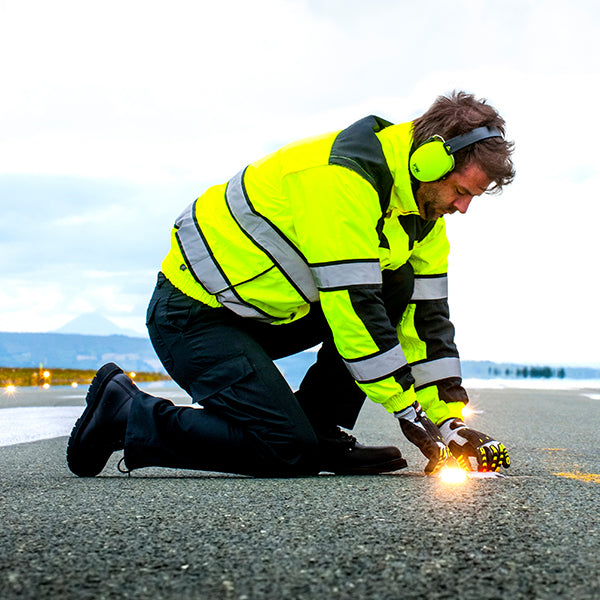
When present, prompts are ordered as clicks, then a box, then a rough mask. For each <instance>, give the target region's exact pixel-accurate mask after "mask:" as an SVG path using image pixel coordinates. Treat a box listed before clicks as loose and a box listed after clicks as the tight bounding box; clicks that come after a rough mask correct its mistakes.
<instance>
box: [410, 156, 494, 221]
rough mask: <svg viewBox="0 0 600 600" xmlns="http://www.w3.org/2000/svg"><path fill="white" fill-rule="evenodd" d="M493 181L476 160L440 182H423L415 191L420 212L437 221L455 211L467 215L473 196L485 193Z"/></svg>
mask: <svg viewBox="0 0 600 600" xmlns="http://www.w3.org/2000/svg"><path fill="white" fill-rule="evenodd" d="M491 183H492V181H491V179H489V178H488V176H487V175H486V174H485V173H484V172H483V171H482V170H481V167H480V166H479V165H478V164H477V163H469V164H467V165H465V166H464V167H463V168H462V169H461V170H460V171H452V173H450V175H448V176H447V177H445V178H444V179H441V180H439V181H432V182H430V183H421V185H419V188H418V189H417V193H416V200H417V206H418V207H419V214H420V215H421V218H422V219H426V220H427V221H435V220H436V219H439V217H441V216H442V215H451V214H452V213H454V212H456V211H458V212H460V213H462V214H464V213H466V212H467V209H468V208H469V204H471V200H473V197H474V196H479V195H481V194H483V193H484V192H485V191H486V190H487V189H488V187H489V186H490V184H491Z"/></svg>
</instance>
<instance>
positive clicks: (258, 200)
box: [162, 116, 466, 422]
mask: <svg viewBox="0 0 600 600" xmlns="http://www.w3.org/2000/svg"><path fill="white" fill-rule="evenodd" d="M411 143H412V123H403V124H400V125H392V124H391V123H388V122H387V121H384V120H383V119H380V118H378V117H374V116H370V117H366V118H364V119H361V120H360V121H358V122H357V123H355V124H353V125H351V126H350V127H348V128H347V129H344V130H342V131H336V132H332V133H327V134H324V135H320V136H316V137H312V138H309V139H304V140H300V141H298V142H295V143H292V144H289V145H287V146H285V147H283V148H281V149H280V150H278V151H277V152H274V153H273V154H270V155H268V156H266V157H265V158H263V159H261V160H259V161H257V162H254V163H252V164H250V165H249V166H248V167H246V168H245V169H243V170H242V171H241V172H239V173H238V174H237V175H235V176H234V177H233V178H232V179H231V180H230V181H229V182H228V183H226V184H222V185H217V186H214V187H211V188H210V189H208V190H207V191H206V192H205V193H204V194H203V195H202V196H200V197H199V198H198V199H197V200H196V201H195V202H193V203H192V204H190V205H189V206H188V207H187V208H186V209H185V210H184V211H183V212H182V213H181V215H180V216H179V217H178V218H177V220H176V222H175V226H174V228H173V230H172V235H171V250H170V252H169V253H168V255H167V256H166V258H165V260H164V261H163V264H162V270H163V273H164V274H165V276H166V277H167V278H168V279H169V280H170V281H171V282H172V283H173V285H175V286H176V287H177V288H179V289H180V290H181V291H182V292H184V293H185V294H187V295H188V296H191V297H192V298H196V299H197V300H199V301H200V302H203V303H205V304H207V305H209V306H213V307H218V306H225V307H227V308H229V309H230V310H232V311H234V312H235V313H237V314H239V315H241V316H243V317H248V318H253V319H258V320H260V321H263V322H267V323H272V324H274V325H277V324H281V323H289V322H291V321H294V320H296V319H300V318H302V317H303V316H305V315H306V314H307V313H308V311H309V310H310V304H311V303H314V302H320V303H321V306H322V309H323V313H324V315H325V317H326V319H327V321H328V323H329V326H330V327H331V330H332V333H333V337H334V341H335V344H336V347H337V349H338V352H339V353H340V355H341V357H342V359H343V360H344V362H345V364H346V366H347V367H348V369H349V371H350V373H351V374H352V376H353V377H354V379H355V380H356V382H357V384H358V385H359V386H360V388H361V389H362V390H363V391H364V392H365V393H366V394H367V396H369V398H371V400H373V401H375V402H379V403H381V404H383V405H384V406H385V408H386V409H387V410H388V411H389V412H393V411H397V410H401V409H403V408H405V407H406V406H408V405H410V404H412V403H413V402H414V401H415V400H416V399H417V398H418V399H419V401H420V402H421V404H422V405H423V407H424V409H425V410H426V411H427V413H428V414H429V416H430V418H432V419H433V420H434V421H435V422H441V421H442V420H444V419H446V418H450V417H452V416H460V409H461V408H462V407H463V403H464V401H466V395H465V398H464V399H462V401H458V402H455V401H453V400H455V398H448V397H446V398H444V397H442V398H440V393H439V389H441V388H438V385H437V384H438V383H440V382H442V381H448V380H450V381H458V382H460V363H459V359H458V353H457V351H456V347H455V346H454V343H453V334H454V332H453V328H452V324H451V323H450V321H449V319H448V309H447V300H446V298H447V278H446V270H447V256H448V250H449V245H448V241H447V238H446V234H445V226H444V221H443V219H442V218H440V219H438V220H437V221H435V222H428V221H424V220H423V219H421V218H420V217H419V211H418V208H417V205H416V201H415V199H414V196H413V190H412V183H411V178H410V175H409V172H408V155H409V150H410V146H411ZM407 261H408V262H410V263H411V265H412V266H413V269H414V272H415V288H414V295H413V299H412V300H411V304H410V305H409V308H408V309H407V310H406V312H405V314H404V316H403V318H402V321H401V323H400V324H399V326H398V328H397V330H396V329H395V328H394V327H393V326H392V325H391V323H390V321H389V319H388V317H387V314H386V310H385V307H384V305H383V301H382V297H381V285H382V275H381V271H382V269H397V268H399V267H400V266H402V265H404V264H405V263H406V262H407ZM427 306H429V307H430V308H425V309H424V310H423V307H427ZM430 319H433V321H430ZM430 325H433V326H434V327H431V326H430ZM442 395H443V394H442Z"/></svg>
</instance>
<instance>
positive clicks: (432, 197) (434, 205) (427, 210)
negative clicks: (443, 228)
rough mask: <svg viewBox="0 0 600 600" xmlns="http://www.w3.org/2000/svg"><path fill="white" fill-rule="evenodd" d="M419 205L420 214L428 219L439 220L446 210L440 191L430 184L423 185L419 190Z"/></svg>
mask: <svg viewBox="0 0 600 600" xmlns="http://www.w3.org/2000/svg"><path fill="white" fill-rule="evenodd" d="M417 206H418V207H419V215H420V216H421V218H422V219H425V220H426V221H437V219H439V218H440V217H441V216H442V215H443V214H444V212H445V210H444V209H445V205H444V202H443V201H441V200H440V197H439V194H438V191H437V190H436V189H435V188H432V187H429V186H427V187H424V186H421V187H420V188H419V190H418V191H417Z"/></svg>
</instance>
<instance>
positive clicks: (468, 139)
mask: <svg viewBox="0 0 600 600" xmlns="http://www.w3.org/2000/svg"><path fill="white" fill-rule="evenodd" d="M491 137H503V135H502V132H501V131H500V130H499V129H496V128H495V127H477V128H476V129H473V130H472V131H468V132H467V133H463V134H462V135H457V136H456V137H453V138H450V139H449V140H448V141H447V142H446V141H444V138H442V137H441V136H439V135H434V136H433V137H430V138H429V139H428V140H427V141H426V142H424V143H423V144H421V145H420V146H419V147H418V148H416V149H415V150H414V151H413V153H412V154H411V155H410V159H409V168H410V172H411V173H412V174H413V176H414V177H415V179H418V180H419V181H423V182H429V181H437V180H438V179H441V178H442V177H444V175H447V174H448V173H449V172H450V171H452V169H454V156H453V155H454V153H455V152H458V151H459V150H462V149H463V148H466V147H467V146H470V145H471V144H476V143H477V142H480V141H482V140H485V139H487V138H491Z"/></svg>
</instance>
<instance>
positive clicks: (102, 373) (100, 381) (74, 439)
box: [67, 363, 123, 477]
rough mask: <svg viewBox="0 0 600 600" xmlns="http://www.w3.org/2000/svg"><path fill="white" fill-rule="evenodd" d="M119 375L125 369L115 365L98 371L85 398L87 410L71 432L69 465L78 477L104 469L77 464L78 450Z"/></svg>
mask: <svg viewBox="0 0 600 600" xmlns="http://www.w3.org/2000/svg"><path fill="white" fill-rule="evenodd" d="M117 373H123V369H121V368H120V367H119V366H117V365H116V364H115V363H107V364H105V365H104V366H103V367H101V368H100V369H99V370H98V372H97V373H96V375H95V376H94V379H92V383H91V384H90V389H89V390H88V393H87V395H86V397H85V402H86V407H85V410H84V411H83V414H82V415H81V417H79V419H77V421H76V423H75V425H74V427H73V429H72V431H71V435H70V436H69V442H68V444H67V465H68V467H69V469H70V470H71V472H73V473H74V474H75V475H77V476H78V477H95V476H96V475H98V473H100V471H102V469H103V468H104V465H102V467H101V468H100V469H99V470H98V468H97V467H96V468H90V465H85V464H77V462H78V461H77V458H76V454H77V449H76V448H77V445H78V443H79V439H80V437H81V432H82V431H83V430H84V429H85V428H86V427H87V425H88V423H89V422H90V419H91V418H92V415H93V414H94V411H95V410H96V406H97V405H98V402H99V400H100V397H101V395H102V392H103V391H104V388H105V387H106V384H107V383H108V382H109V381H110V380H111V379H112V377H113V375H115V374H117ZM86 467H87V468H86Z"/></svg>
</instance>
